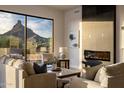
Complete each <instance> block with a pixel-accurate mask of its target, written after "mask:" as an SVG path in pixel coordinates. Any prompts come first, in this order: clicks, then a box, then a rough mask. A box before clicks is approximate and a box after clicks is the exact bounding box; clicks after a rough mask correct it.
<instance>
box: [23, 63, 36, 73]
mask: <svg viewBox="0 0 124 93" xmlns="http://www.w3.org/2000/svg"><path fill="white" fill-rule="evenodd" d="M24 70H25V71H26V72H27V74H28V75H34V74H35V71H34V68H33V63H31V62H25V63H24Z"/></svg>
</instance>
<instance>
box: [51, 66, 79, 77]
mask: <svg viewBox="0 0 124 93" xmlns="http://www.w3.org/2000/svg"><path fill="white" fill-rule="evenodd" d="M51 72H53V73H56V76H57V77H58V78H67V77H71V76H78V77H80V73H81V72H80V71H79V70H73V69H66V68H61V71H51Z"/></svg>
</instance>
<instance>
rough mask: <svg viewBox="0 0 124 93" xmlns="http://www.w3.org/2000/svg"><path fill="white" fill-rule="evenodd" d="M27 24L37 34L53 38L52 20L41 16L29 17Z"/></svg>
mask: <svg viewBox="0 0 124 93" xmlns="http://www.w3.org/2000/svg"><path fill="white" fill-rule="evenodd" d="M27 26H28V27H29V28H30V29H32V30H33V31H34V32H35V33H36V34H38V35H40V36H42V37H46V38H51V37H52V21H51V20H47V19H41V18H34V17H28V18H27Z"/></svg>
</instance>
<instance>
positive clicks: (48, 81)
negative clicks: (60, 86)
mask: <svg viewBox="0 0 124 93" xmlns="http://www.w3.org/2000/svg"><path fill="white" fill-rule="evenodd" d="M23 84H24V87H25V88H56V84H57V81H56V74H55V73H43V74H35V75H31V76H29V77H28V78H24V79H23Z"/></svg>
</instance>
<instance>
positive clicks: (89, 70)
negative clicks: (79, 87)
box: [86, 64, 103, 80]
mask: <svg viewBox="0 0 124 93" xmlns="http://www.w3.org/2000/svg"><path fill="white" fill-rule="evenodd" d="M102 66H103V65H102V64H100V65H97V66H94V67H90V68H86V78H87V79H89V80H94V78H95V76H96V73H97V71H98V70H99V69H100V68H101V67H102Z"/></svg>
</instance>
